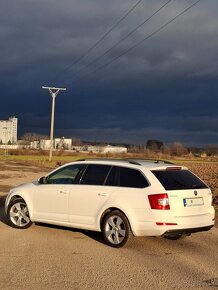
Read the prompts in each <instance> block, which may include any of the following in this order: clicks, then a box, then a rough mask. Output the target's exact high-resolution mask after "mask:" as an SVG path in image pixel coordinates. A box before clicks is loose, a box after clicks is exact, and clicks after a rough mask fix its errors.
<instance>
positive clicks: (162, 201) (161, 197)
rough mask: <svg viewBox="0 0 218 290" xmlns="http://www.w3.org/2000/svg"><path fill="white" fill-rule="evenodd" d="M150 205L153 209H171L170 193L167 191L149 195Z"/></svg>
mask: <svg viewBox="0 0 218 290" xmlns="http://www.w3.org/2000/svg"><path fill="white" fill-rule="evenodd" d="M148 200H149V202H150V206H151V208H152V209H159V210H169V209H170V204H169V199H168V195H167V194H166V193H161V194H151V195H149V196H148Z"/></svg>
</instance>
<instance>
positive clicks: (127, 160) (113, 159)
mask: <svg viewBox="0 0 218 290" xmlns="http://www.w3.org/2000/svg"><path fill="white" fill-rule="evenodd" d="M76 161H125V162H127V163H130V164H135V165H141V164H140V163H139V161H140V160H134V159H120V158H84V159H79V160H76Z"/></svg>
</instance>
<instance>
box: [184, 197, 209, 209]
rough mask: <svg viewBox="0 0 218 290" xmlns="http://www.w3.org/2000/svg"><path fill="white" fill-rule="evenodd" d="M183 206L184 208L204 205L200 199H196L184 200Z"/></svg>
mask: <svg viewBox="0 0 218 290" xmlns="http://www.w3.org/2000/svg"><path fill="white" fill-rule="evenodd" d="M183 204H184V206H185V207H188V206H199V205H204V200H203V198H202V197H196V198H184V199H183Z"/></svg>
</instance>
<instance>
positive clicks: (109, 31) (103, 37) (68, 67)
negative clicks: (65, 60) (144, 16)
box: [62, 0, 143, 73]
mask: <svg viewBox="0 0 218 290" xmlns="http://www.w3.org/2000/svg"><path fill="white" fill-rule="evenodd" d="M142 1H143V0H139V1H137V2H136V3H135V4H134V5H133V6H132V7H131V8H130V9H129V10H128V11H127V12H126V13H125V14H124V15H123V16H122V17H121V18H120V19H119V20H118V21H117V22H116V23H115V24H114V25H113V26H112V27H111V28H110V29H109V30H108V31H107V32H106V33H105V34H104V35H103V36H102V37H101V38H100V39H99V40H98V41H97V42H96V43H94V44H93V45H92V46H91V47H90V48H89V49H88V50H87V51H86V52H85V53H84V54H82V55H81V56H80V57H79V58H77V59H76V60H75V61H74V62H72V63H71V64H69V65H68V66H67V67H66V68H65V69H63V71H62V73H64V72H65V71H68V70H69V69H70V68H71V67H72V66H74V65H75V64H77V63H78V62H80V61H81V60H82V59H83V58H84V57H85V56H87V55H88V54H89V53H90V52H91V51H93V50H94V48H96V47H97V46H98V45H99V44H100V43H101V42H102V41H103V40H104V39H105V38H106V37H107V36H108V35H109V34H110V33H111V32H112V31H113V30H114V29H115V28H116V27H117V26H118V25H119V24H120V23H121V22H122V21H123V20H124V19H125V18H126V17H127V16H128V15H129V14H130V13H131V12H132V11H133V10H134V9H135V8H136V7H137V6H138V5H139V4H140V3H141V2H142Z"/></svg>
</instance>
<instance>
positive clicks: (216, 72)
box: [0, 0, 218, 145]
mask: <svg viewBox="0 0 218 290" xmlns="http://www.w3.org/2000/svg"><path fill="white" fill-rule="evenodd" d="M136 2H137V1H136V0H128V1H127V0H125V1H124V0H121V1H115V0H111V1H105V0H89V1H87V0H77V1H76V0H74V1H72V0H63V1H58V0H43V1H42V0H39V1H33V0H32V1H30V0H28V1H27V0H20V1H12V3H11V1H2V2H1V4H0V8H1V9H0V37H1V44H0V52H1V57H0V73H1V79H0V84H1V99H2V100H3V102H2V105H1V110H0V118H1V119H3V118H8V117H9V116H10V115H16V116H18V118H19V127H18V128H19V134H20V135H21V134H23V133H24V132H27V131H34V132H39V133H43V134H48V133H49V126H50V125H49V122H50V121H49V120H50V109H51V97H50V96H49V93H48V91H43V90H42V89H41V86H42V85H57V86H64V85H67V88H68V90H67V91H66V92H60V94H59V95H58V97H57V99H56V114H55V117H56V120H55V128H56V129H55V133H56V135H58V136H60V135H65V136H76V137H80V138H83V139H86V140H94V139H95V140H102V141H104V140H106V141H108V142H110V141H116V142H130V143H144V142H146V140H147V139H151V138H155V139H161V140H163V141H164V142H166V143H171V142H173V141H181V142H184V143H185V144H188V145H195V144H197V145H201V144H209V143H212V144H218V136H217V124H218V122H217V121H218V119H217V107H218V98H217V91H218V84H217V77H218V66H217V51H218V37H217V36H218V32H217V27H218V19H217V12H218V3H217V1H215V0H210V1H207V2H205V1H201V2H200V3H198V5H196V6H195V7H193V8H192V9H191V10H190V11H188V12H187V13H186V14H184V15H183V16H181V17H180V18H178V19H177V20H176V21H175V22H173V23H172V24H171V25H169V26H168V27H166V28H165V29H164V30H162V31H161V32H160V33H158V34H156V35H154V36H153V37H152V38H150V39H148V40H146V41H145V42H144V43H142V45H140V46H139V47H137V48H135V49H134V50H132V51H130V52H129V53H128V54H126V55H124V56H123V57H121V58H119V59H117V60H116V61H114V62H112V63H111V64H110V65H108V66H106V67H104V69H99V70H97V71H96V72H94V73H93V71H95V70H96V69H98V68H99V67H101V66H104V65H105V64H108V63H110V62H111V61H113V59H114V58H116V57H117V56H118V55H121V54H122V53H123V52H125V51H126V50H128V49H129V48H130V47H131V46H133V45H135V44H136V43H137V42H139V41H141V40H143V39H144V38H145V37H146V36H147V35H149V34H151V33H152V32H154V31H156V30H157V29H158V28H159V27H161V26H162V25H163V24H164V23H166V22H167V21H169V20H170V19H172V18H173V17H175V15H176V14H178V13H179V12H181V11H182V10H183V9H185V8H186V7H188V6H189V5H191V4H192V3H194V2H195V1H186V0H184V1H178V0H172V1H171V3H169V4H168V5H167V6H166V7H165V8H164V9H163V10H162V11H160V13H158V15H156V16H155V17H153V18H152V19H151V20H150V21H149V22H148V23H146V25H144V26H142V27H141V28H140V29H139V30H137V32H136V33H134V34H133V35H131V36H130V37H129V38H127V39H126V40H125V41H123V42H122V43H121V44H120V45H118V46H116V47H115V48H114V49H113V50H111V51H110V52H109V53H108V54H106V55H105V56H103V57H102V58H99V59H98V61H96V62H94V63H93V64H91V65H88V66H87V64H89V63H90V62H93V60H95V59H96V58H98V57H99V56H100V55H101V54H103V53H104V52H105V51H106V50H107V49H109V48H110V47H112V46H113V45H114V44H116V43H117V41H119V40H120V39H122V38H123V37H125V36H126V35H127V34H128V33H129V32H131V31H132V30H133V29H134V28H135V27H136V26H137V25H139V24H140V23H141V22H142V21H144V20H145V19H146V18H148V17H149V16H150V15H151V14H152V13H154V12H155V11H156V10H157V9H158V8H160V6H161V5H163V4H164V3H166V1H163V0H161V1H158V0H157V1H151V0H150V1H142V3H141V4H140V5H139V6H138V7H137V9H135V10H134V11H133V12H132V13H131V14H130V15H129V16H128V17H127V18H126V19H125V20H124V21H123V22H121V23H120V24H119V25H118V26H117V28H116V29H115V30H114V31H113V32H112V33H110V34H109V35H108V36H107V37H106V38H105V39H104V40H103V41H102V42H101V43H100V44H99V45H98V46H97V47H96V48H95V49H93V50H92V51H91V52H90V53H89V54H88V55H87V56H85V57H84V58H82V59H81V60H80V62H78V63H77V64H75V65H73V62H75V61H76V60H77V59H78V58H80V57H81V56H82V55H83V54H84V53H85V52H86V51H87V50H88V49H89V48H90V47H91V46H93V45H94V44H95V43H96V41H98V40H99V39H100V38H101V37H102V35H104V33H105V32H107V31H108V30H109V29H110V28H111V27H112V26H113V25H114V24H115V23H116V22H117V21H118V20H119V19H120V18H121V17H122V16H123V15H124V14H125V13H126V12H127V11H128V10H129V9H130V8H131V7H132V6H133V5H134V4H135V3H136ZM88 73H90V74H88ZM87 74H88V75H87Z"/></svg>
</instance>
